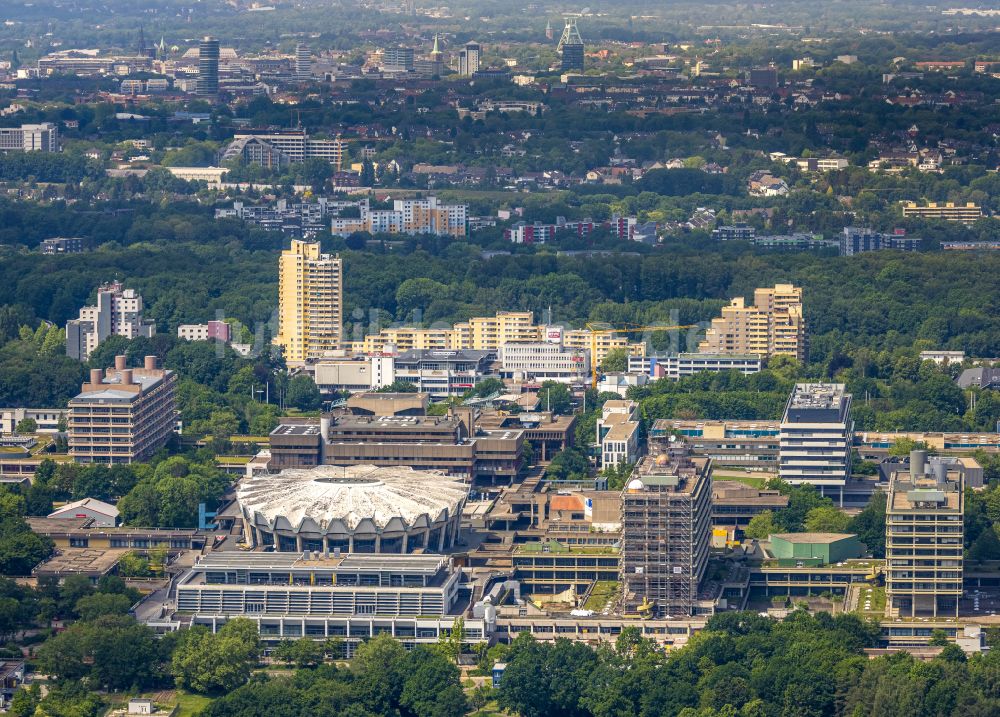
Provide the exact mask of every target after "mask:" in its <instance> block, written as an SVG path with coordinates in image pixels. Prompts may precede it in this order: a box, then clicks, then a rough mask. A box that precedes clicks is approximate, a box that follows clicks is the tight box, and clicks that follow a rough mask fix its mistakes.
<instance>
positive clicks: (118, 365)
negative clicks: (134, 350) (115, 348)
mask: <svg viewBox="0 0 1000 717" xmlns="http://www.w3.org/2000/svg"><path fill="white" fill-rule="evenodd" d="M126 365H127V364H126V363H125V357H124V356H115V371H123V370H124V369H125V366H126Z"/></svg>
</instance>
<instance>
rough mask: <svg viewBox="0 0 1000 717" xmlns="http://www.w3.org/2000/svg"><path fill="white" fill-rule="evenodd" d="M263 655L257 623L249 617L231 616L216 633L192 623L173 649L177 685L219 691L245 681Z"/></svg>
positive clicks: (204, 690) (171, 668)
mask: <svg viewBox="0 0 1000 717" xmlns="http://www.w3.org/2000/svg"><path fill="white" fill-rule="evenodd" d="M259 656H260V636H259V635H258V633H257V625H256V624H255V623H253V622H252V621H251V620H247V619H246V618H236V619H234V620H230V621H229V622H227V623H226V624H225V625H223V626H222V628H221V629H220V630H219V631H218V632H217V633H211V632H209V631H208V630H207V629H205V628H203V627H200V626H199V627H193V628H191V629H190V630H188V631H187V634H186V635H185V636H184V639H183V640H182V641H181V643H180V644H179V645H178V646H177V649H176V650H175V651H174V654H173V659H172V661H171V665H170V671H171V673H172V674H173V676H174V678H175V679H176V681H177V686H178V687H181V688H184V689H189V690H193V691H194V692H201V693H208V694H217V693H222V692H229V691H231V690H235V689H236V688H237V687H239V686H240V685H243V684H246V681H247V680H248V679H249V678H250V672H251V669H252V668H253V666H254V665H256V664H257V660H258V658H259Z"/></svg>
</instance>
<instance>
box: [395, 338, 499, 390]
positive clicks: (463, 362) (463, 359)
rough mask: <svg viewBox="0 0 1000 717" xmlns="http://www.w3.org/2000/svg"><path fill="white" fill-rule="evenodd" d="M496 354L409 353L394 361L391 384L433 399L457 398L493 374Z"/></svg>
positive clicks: (470, 352) (417, 351)
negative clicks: (402, 384) (406, 386)
mask: <svg viewBox="0 0 1000 717" xmlns="http://www.w3.org/2000/svg"><path fill="white" fill-rule="evenodd" d="M496 360H497V352H496V351H475V350H472V349H459V350H443V349H411V350H410V351H405V352H403V353H401V354H399V355H398V356H396V357H395V366H394V372H395V380H396V381H405V382H407V383H411V384H413V385H414V386H415V387H416V389H417V391H418V392H421V393H426V394H428V395H429V396H431V397H433V398H450V397H452V396H461V395H462V394H464V393H465V392H467V391H469V390H471V389H472V388H475V386H476V384H477V383H479V382H480V381H482V380H483V379H484V378H486V377H487V376H490V375H492V373H493V364H494V363H495V362H496Z"/></svg>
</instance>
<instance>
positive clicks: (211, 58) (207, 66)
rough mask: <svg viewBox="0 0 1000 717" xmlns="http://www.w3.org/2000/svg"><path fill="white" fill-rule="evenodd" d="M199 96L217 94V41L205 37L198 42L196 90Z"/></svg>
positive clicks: (213, 95)
mask: <svg viewBox="0 0 1000 717" xmlns="http://www.w3.org/2000/svg"><path fill="white" fill-rule="evenodd" d="M197 94H198V95H199V96H201V97H215V96H217V95H218V94H219V41H218V40H216V39H215V38H214V37H205V38H203V39H202V41H201V42H200V43H198V91H197Z"/></svg>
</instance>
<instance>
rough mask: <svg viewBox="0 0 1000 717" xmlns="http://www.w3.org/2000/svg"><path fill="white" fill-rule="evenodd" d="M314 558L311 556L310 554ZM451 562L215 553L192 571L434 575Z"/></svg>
mask: <svg viewBox="0 0 1000 717" xmlns="http://www.w3.org/2000/svg"><path fill="white" fill-rule="evenodd" d="M310 556H311V553H310ZM446 563H447V558H446V557H444V556H442V555H385V554H381V553H364V554H362V553H348V554H342V555H340V556H334V555H332V554H331V555H330V556H329V557H323V555H322V554H320V555H319V556H318V557H317V558H316V559H313V558H312V557H309V558H305V557H304V556H303V554H302V553H258V552H247V553H243V552H226V551H215V552H212V553H208V554H207V555H204V556H202V557H201V559H200V560H198V562H196V563H195V564H194V565H193V566H192V568H193V569H194V570H199V571H209V570H317V569H326V570H336V571H338V572H359V573H364V572H391V573H408V574H414V573H419V574H425V575H434V574H435V573H437V572H438V571H439V570H440V569H441V568H442V567H444V565H445V564H446Z"/></svg>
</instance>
